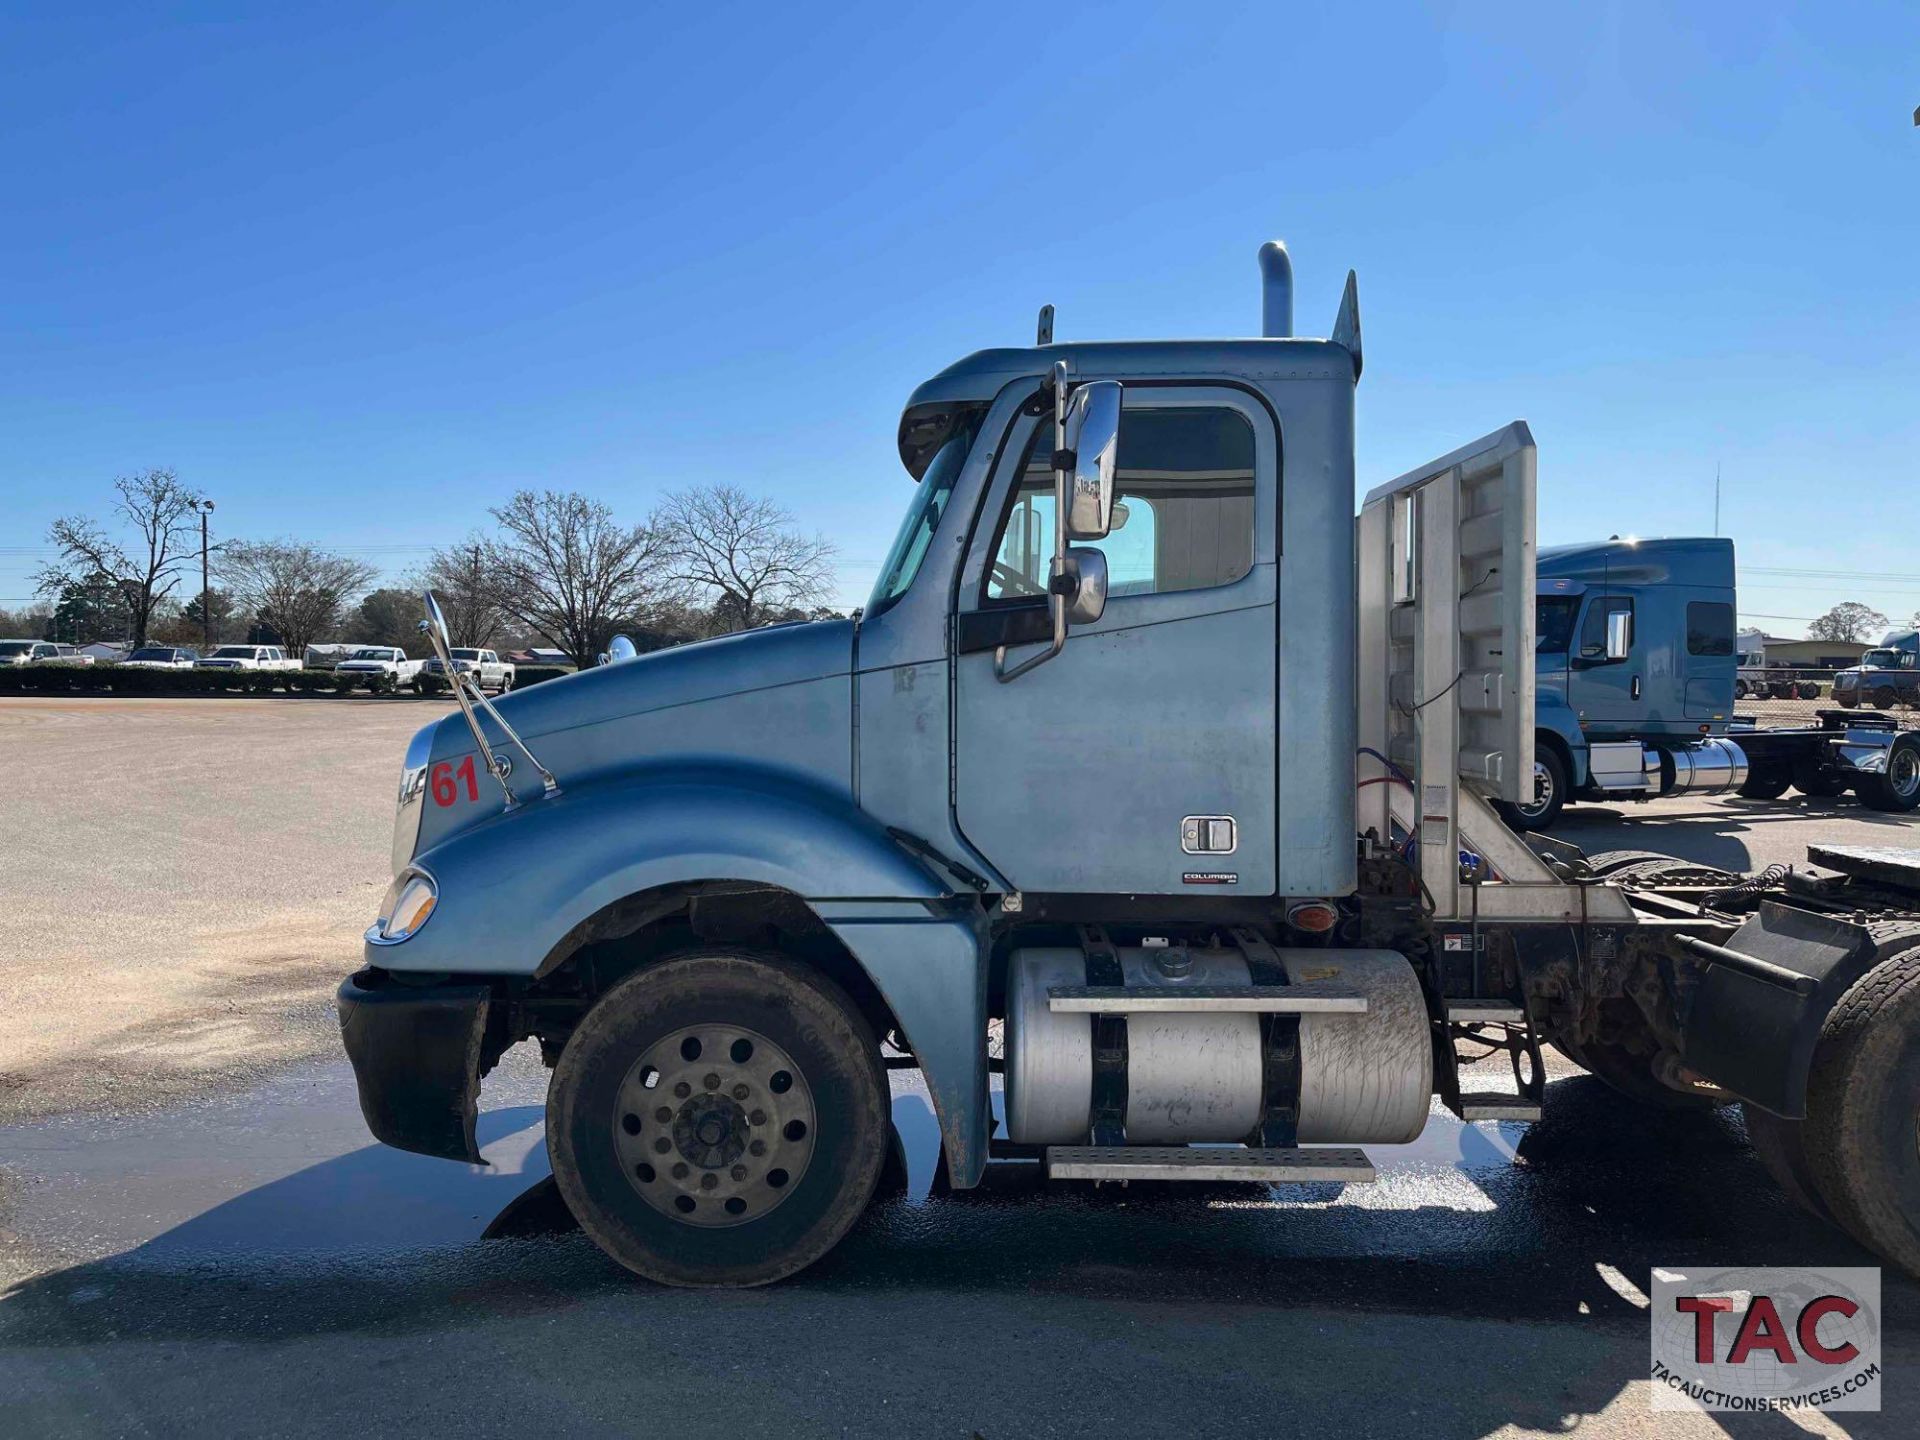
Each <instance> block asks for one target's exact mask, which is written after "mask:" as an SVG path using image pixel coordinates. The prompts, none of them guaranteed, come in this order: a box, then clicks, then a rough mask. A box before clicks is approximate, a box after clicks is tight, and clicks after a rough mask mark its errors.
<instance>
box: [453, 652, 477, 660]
mask: <svg viewBox="0 0 1920 1440" xmlns="http://www.w3.org/2000/svg"><path fill="white" fill-rule="evenodd" d="M453 658H454V659H456V660H478V659H479V658H480V652H479V651H478V650H455V651H454V652H453Z"/></svg>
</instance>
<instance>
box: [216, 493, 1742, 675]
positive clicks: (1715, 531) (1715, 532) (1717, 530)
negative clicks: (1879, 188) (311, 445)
mask: <svg viewBox="0 0 1920 1440" xmlns="http://www.w3.org/2000/svg"><path fill="white" fill-rule="evenodd" d="M212 513H213V501H211V500H202V501H201V502H200V653H201V654H202V655H207V654H211V653H212V651H213V592H212V591H211V590H209V589H208V588H207V516H209V515H211V514H212ZM1713 533H1714V534H1716V535H1718V534H1719V533H1720V531H1719V529H1718V527H1717V526H1716V528H1715V529H1714V532H1713Z"/></svg>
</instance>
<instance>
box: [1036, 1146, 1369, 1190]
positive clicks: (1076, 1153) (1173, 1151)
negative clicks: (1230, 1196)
mask: <svg viewBox="0 0 1920 1440" xmlns="http://www.w3.org/2000/svg"><path fill="white" fill-rule="evenodd" d="M1047 1175H1048V1177H1049V1178H1051V1179H1054V1180H1203V1181H1204V1180H1253V1181H1258V1182H1262V1183H1265V1184H1268V1185H1305V1184H1326V1183H1333V1184H1344V1185H1365V1184H1368V1183H1370V1182H1371V1181H1372V1180H1373V1179H1374V1178H1375V1176H1374V1172H1373V1162H1372V1161H1371V1160H1369V1159H1367V1156H1366V1152H1365V1151H1363V1150H1356V1149H1352V1148H1347V1147H1340V1146H1331V1145H1330V1146H1325V1147H1315V1148H1312V1149H1300V1148H1297V1147H1294V1148H1288V1149H1277V1148H1276V1149H1264V1150H1257V1149H1255V1150H1250V1149H1243V1148H1240V1147H1237V1146H1227V1145H1217V1146H1202V1147H1197V1148H1195V1147H1189V1146H1182V1145H1049V1146H1048V1147H1047Z"/></svg>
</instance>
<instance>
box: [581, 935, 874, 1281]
mask: <svg viewBox="0 0 1920 1440" xmlns="http://www.w3.org/2000/svg"><path fill="white" fill-rule="evenodd" d="M890 1123H891V1122H890V1119H889V1115H888V1106H887V1084H886V1074H885V1071H884V1070H883V1069H882V1067H881V1064H880V1046H879V1043H878V1042H877V1041H876V1040H875V1039H874V1036H873V1032H872V1030H871V1029H870V1028H869V1027H868V1025H867V1023H866V1021H865V1019H864V1018H862V1016H861V1015H860V1013H859V1011H858V1010H856V1009H855V1008H854V1006H853V1004H852V1002H851V1001H849V1000H848V999H847V997H846V995H845V994H844V993H843V992H842V991H841V990H840V989H839V987H838V986H836V985H834V984H833V983H832V982H831V981H830V980H828V979H827V978H826V977H824V976H822V975H820V974H817V973H816V972H814V971H812V970H809V969H807V968H805V967H803V966H800V965H797V964H795V963H794V962H792V961H790V960H788V959H786V958H784V957H782V956H780V955H778V954H774V953H771V952H767V951H752V950H722V951H711V952H706V953H702V954H698V955H690V956H682V957H680V958H677V959H673V960H668V961H665V962H663V963H661V964H658V965H654V966H650V967H648V968H647V969H644V970H641V971H639V972H638V973H636V974H634V975H631V976H629V977H628V978H627V979H625V980H623V981H621V982H620V983H619V984H618V985H616V986H615V987H614V988H613V989H612V990H610V991H608V992H607V993H606V995H604V996H603V997H602V998H601V999H600V1001H599V1002H598V1003H597V1004H596V1005H595V1006H594V1007H593V1009H592V1010H590V1011H589V1012H588V1013H587V1016H586V1018H585V1019H584V1020H582V1021H581V1022H580V1024H579V1025H578V1026H577V1027H576V1028H575V1030H574V1032H573V1034H572V1035H571V1036H569V1037H568V1039H567V1043H566V1047H565V1048H564V1049H563V1050H562V1051H561V1053H560V1060H559V1063H558V1064H557V1065H555V1067H554V1072H553V1083H552V1086H551V1088H550V1089H549V1091H548V1097H547V1149H548V1153H549V1155H550V1156H551V1158H552V1162H553V1174H554V1179H555V1180H556V1182H557V1183H558V1184H559V1186H560V1191H561V1194H562V1195H564V1196H565V1197H566V1201H567V1205H568V1207H569V1208H570V1209H571V1210H572V1211H573V1213H574V1214H575V1215H576V1216H578V1217H579V1220H580V1224H581V1227H582V1228H583V1229H584V1230H585V1231H586V1232H587V1234H588V1235H590V1236H592V1237H593V1240H594V1241H595V1243H596V1244H598V1245H599V1246H600V1248H601V1249H603V1250H605V1251H606V1252H607V1253H608V1254H609V1255H611V1256H612V1257H613V1258H614V1259H616V1260H618V1261H619V1262H620V1263H621V1264H622V1265H625V1266H626V1267H627V1268H628V1269H629V1270H632V1271H633V1272H634V1273H635V1274H638V1275H644V1276H645V1277H647V1278H648V1279H650V1280H657V1281H659V1282H661V1283H662V1284H666V1285H689V1286H751V1285H765V1284H768V1283H770V1282H772V1281H775V1280H780V1279H783V1278H785V1277H786V1276H788V1275H792V1274H794V1273H795V1272H796V1271H799V1270H802V1269H804V1268H805V1267H806V1266H808V1265H811V1264H812V1263H813V1262H814V1261H815V1260H818V1259H819V1258H820V1257H821V1256H822V1255H824V1254H826V1253H827V1251H828V1250H830V1249H832V1248H833V1246H834V1245H835V1244H836V1243H838V1242H839V1240H840V1238H841V1237H842V1236H843V1235H845V1234H846V1232H847V1230H848V1228H849V1227H850V1226H852V1224H853V1223H854V1221H855V1220H857V1219H858V1218H859V1217H860V1214H861V1212H862V1211H863V1210H864V1209H865V1208H866V1206H867V1203H868V1201H869V1200H870V1199H871V1198H872V1196H873V1193H874V1187H875V1185H876V1183H877V1182H878V1180H879V1177H880V1172H881V1168H882V1166H883V1164H884V1162H885V1159H886V1152H887V1143H888V1136H889V1133H890Z"/></svg>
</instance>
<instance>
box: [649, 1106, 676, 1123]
mask: <svg viewBox="0 0 1920 1440" xmlns="http://www.w3.org/2000/svg"><path fill="white" fill-rule="evenodd" d="M653 1118H654V1119H656V1120H658V1121H659V1122H660V1123H661V1124H662V1125H666V1124H670V1123H671V1122H672V1120H673V1111H672V1110H671V1109H670V1108H669V1107H667V1106H665V1105H662V1106H661V1107H660V1108H659V1109H658V1110H656V1111H654V1112H653Z"/></svg>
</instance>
